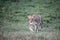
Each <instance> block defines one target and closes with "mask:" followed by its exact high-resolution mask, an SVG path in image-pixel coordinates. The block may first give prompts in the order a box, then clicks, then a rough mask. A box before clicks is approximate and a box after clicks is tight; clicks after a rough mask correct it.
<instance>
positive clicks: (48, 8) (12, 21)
mask: <svg viewBox="0 0 60 40" xmlns="http://www.w3.org/2000/svg"><path fill="white" fill-rule="evenodd" d="M32 14H38V15H41V16H42V17H43V21H44V23H43V26H44V27H43V28H42V29H39V32H38V33H32V32H30V31H29V24H28V18H27V16H28V15H32ZM0 40H60V0H0Z"/></svg>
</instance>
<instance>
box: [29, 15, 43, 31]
mask: <svg viewBox="0 0 60 40" xmlns="http://www.w3.org/2000/svg"><path fill="white" fill-rule="evenodd" d="M28 19H29V29H30V31H32V32H38V26H39V25H40V23H41V22H42V19H41V17H40V16H38V15H34V14H33V15H31V16H28ZM33 26H34V30H35V31H34V30H33V29H32V27H33Z"/></svg>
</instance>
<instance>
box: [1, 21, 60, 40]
mask: <svg viewBox="0 0 60 40" xmlns="http://www.w3.org/2000/svg"><path fill="white" fill-rule="evenodd" d="M6 23H7V25H5V27H3V28H2V29H3V30H4V33H3V36H2V39H3V40H60V31H58V30H56V29H52V28H50V27H43V28H42V29H39V32H38V33H35V32H30V31H29V26H28V22H17V23H12V22H10V23H9V22H6ZM8 23H9V24H8ZM4 38H5V39H4Z"/></svg>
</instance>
